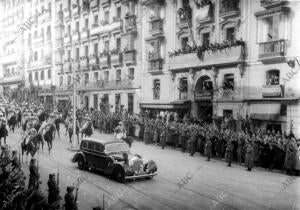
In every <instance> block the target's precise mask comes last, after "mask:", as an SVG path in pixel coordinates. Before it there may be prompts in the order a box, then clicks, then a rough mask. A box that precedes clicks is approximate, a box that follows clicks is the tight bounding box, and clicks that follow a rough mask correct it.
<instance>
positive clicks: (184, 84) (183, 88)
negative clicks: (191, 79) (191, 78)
mask: <svg viewBox="0 0 300 210" xmlns="http://www.w3.org/2000/svg"><path fill="white" fill-rule="evenodd" d="M179 94H180V96H179V98H180V100H186V99H187V96H188V80H187V78H186V77H184V78H181V79H180V80H179Z"/></svg>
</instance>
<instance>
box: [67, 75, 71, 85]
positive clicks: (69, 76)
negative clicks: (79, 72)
mask: <svg viewBox="0 0 300 210" xmlns="http://www.w3.org/2000/svg"><path fill="white" fill-rule="evenodd" d="M71 79H72V77H71V75H68V85H71Z"/></svg>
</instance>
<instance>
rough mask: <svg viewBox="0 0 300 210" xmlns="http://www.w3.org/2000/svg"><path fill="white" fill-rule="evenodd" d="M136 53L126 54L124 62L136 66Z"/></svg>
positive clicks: (133, 51)
mask: <svg viewBox="0 0 300 210" xmlns="http://www.w3.org/2000/svg"><path fill="white" fill-rule="evenodd" d="M135 54H136V51H135V50H129V51H126V52H124V58H123V61H124V63H125V64H135V62H136V58H135V57H136V55H135Z"/></svg>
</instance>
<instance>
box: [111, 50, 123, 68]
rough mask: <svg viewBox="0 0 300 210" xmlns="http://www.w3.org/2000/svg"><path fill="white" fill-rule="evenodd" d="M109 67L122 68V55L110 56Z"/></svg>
mask: <svg viewBox="0 0 300 210" xmlns="http://www.w3.org/2000/svg"><path fill="white" fill-rule="evenodd" d="M110 60H111V65H113V66H122V61H123V56H122V53H117V54H112V55H111V56H110Z"/></svg>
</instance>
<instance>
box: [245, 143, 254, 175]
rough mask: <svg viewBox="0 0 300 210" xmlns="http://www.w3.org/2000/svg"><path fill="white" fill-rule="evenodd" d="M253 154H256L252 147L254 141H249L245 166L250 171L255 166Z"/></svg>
mask: <svg viewBox="0 0 300 210" xmlns="http://www.w3.org/2000/svg"><path fill="white" fill-rule="evenodd" d="M253 154H254V150H253V147H252V143H251V142H248V143H247V146H246V158H245V166H246V168H247V170H248V171H251V169H252V167H253Z"/></svg>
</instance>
